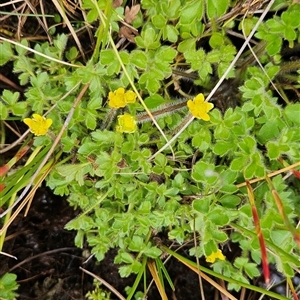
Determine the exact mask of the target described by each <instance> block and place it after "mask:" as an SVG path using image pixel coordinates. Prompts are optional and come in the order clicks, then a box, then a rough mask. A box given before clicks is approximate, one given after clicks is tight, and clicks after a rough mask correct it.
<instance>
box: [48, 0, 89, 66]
mask: <svg viewBox="0 0 300 300" xmlns="http://www.w3.org/2000/svg"><path fill="white" fill-rule="evenodd" d="M52 2H53V4H54V5H55V7H56V9H57V10H58V12H59V13H60V15H61V16H62V18H63V20H64V22H65V23H66V24H67V26H68V28H69V30H70V32H71V34H72V36H73V38H74V40H75V43H76V45H77V46H78V49H79V51H80V53H81V56H82V58H83V60H84V61H86V57H85V54H84V51H83V48H82V46H81V43H80V41H79V39H78V36H77V34H76V32H75V30H74V28H73V26H72V24H71V22H70V21H69V19H68V17H67V15H66V13H65V11H64V10H63V9H62V7H61V6H60V3H59V2H58V1H57V0H52Z"/></svg>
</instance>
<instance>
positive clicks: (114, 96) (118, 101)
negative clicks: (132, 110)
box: [108, 88, 126, 108]
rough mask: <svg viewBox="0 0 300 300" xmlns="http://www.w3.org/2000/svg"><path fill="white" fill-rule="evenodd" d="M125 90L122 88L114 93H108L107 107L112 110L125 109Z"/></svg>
mask: <svg viewBox="0 0 300 300" xmlns="http://www.w3.org/2000/svg"><path fill="white" fill-rule="evenodd" d="M124 94H125V90H124V89H123V88H118V89H117V90H116V91H114V92H109V93H108V99H109V102H108V105H109V106H110V107H112V108H120V107H125V105H126V101H125V97H124Z"/></svg>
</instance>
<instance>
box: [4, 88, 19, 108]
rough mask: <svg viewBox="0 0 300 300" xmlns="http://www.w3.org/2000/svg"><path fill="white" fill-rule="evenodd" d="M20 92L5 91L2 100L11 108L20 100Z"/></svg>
mask: <svg viewBox="0 0 300 300" xmlns="http://www.w3.org/2000/svg"><path fill="white" fill-rule="evenodd" d="M19 97H20V93H19V92H15V93H13V92H11V91H9V90H4V91H3V93H2V99H3V100H4V101H5V102H6V103H7V104H8V105H10V106H13V105H14V104H15V103H16V102H17V101H18V99H19Z"/></svg>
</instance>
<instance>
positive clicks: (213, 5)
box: [206, 0, 229, 19]
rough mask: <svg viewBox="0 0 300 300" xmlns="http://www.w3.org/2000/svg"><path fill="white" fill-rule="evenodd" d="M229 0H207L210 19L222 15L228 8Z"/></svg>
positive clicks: (207, 11)
mask: <svg viewBox="0 0 300 300" xmlns="http://www.w3.org/2000/svg"><path fill="white" fill-rule="evenodd" d="M228 6H229V0H207V3H206V13H207V16H208V18H209V19H213V18H219V17H221V16H222V15H223V14H224V13H225V12H226V11H227V9H228Z"/></svg>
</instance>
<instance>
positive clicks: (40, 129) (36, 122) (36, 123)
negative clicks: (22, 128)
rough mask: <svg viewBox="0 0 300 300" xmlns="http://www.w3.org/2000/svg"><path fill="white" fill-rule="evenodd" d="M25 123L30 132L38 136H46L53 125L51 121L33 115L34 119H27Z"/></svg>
mask: <svg viewBox="0 0 300 300" xmlns="http://www.w3.org/2000/svg"><path fill="white" fill-rule="evenodd" d="M23 122H24V123H25V124H26V125H27V126H28V127H29V129H30V131H31V132H32V133H33V134H34V135H36V136H39V135H45V134H46V133H47V131H48V129H49V128H50V126H51V124H52V120H51V119H46V118H45V117H43V116H41V115H39V114H33V115H32V119H30V118H25V119H24V120H23Z"/></svg>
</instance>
